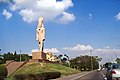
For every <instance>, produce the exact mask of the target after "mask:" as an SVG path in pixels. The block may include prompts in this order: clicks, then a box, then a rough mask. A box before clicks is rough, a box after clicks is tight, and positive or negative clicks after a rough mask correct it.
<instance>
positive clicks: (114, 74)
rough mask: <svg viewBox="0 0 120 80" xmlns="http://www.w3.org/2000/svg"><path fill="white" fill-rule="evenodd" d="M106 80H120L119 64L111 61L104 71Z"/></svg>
mask: <svg viewBox="0 0 120 80" xmlns="http://www.w3.org/2000/svg"><path fill="white" fill-rule="evenodd" d="M106 77H107V80H120V64H116V63H113V64H111V66H109V67H108V69H107V72H106Z"/></svg>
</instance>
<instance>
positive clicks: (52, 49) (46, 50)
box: [44, 48, 60, 53]
mask: <svg viewBox="0 0 120 80" xmlns="http://www.w3.org/2000/svg"><path fill="white" fill-rule="evenodd" d="M44 52H52V53H60V52H59V50H58V49H57V48H51V49H44Z"/></svg>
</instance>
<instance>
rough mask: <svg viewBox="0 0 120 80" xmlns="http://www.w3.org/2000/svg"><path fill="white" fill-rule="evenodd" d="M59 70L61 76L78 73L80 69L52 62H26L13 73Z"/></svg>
mask: <svg viewBox="0 0 120 80" xmlns="http://www.w3.org/2000/svg"><path fill="white" fill-rule="evenodd" d="M56 71H59V72H61V75H62V76H68V75H71V74H76V73H79V72H80V71H78V70H75V69H72V68H69V67H66V66H63V65H60V64H53V63H40V62H35V63H27V64H25V65H24V66H22V67H21V68H19V69H18V70H17V71H16V72H15V73H14V74H13V75H15V74H38V73H42V72H56Z"/></svg>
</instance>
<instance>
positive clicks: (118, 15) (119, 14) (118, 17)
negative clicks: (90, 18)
mask: <svg viewBox="0 0 120 80" xmlns="http://www.w3.org/2000/svg"><path fill="white" fill-rule="evenodd" d="M115 18H116V19H117V20H120V12H119V13H118V14H117V15H116V16H115Z"/></svg>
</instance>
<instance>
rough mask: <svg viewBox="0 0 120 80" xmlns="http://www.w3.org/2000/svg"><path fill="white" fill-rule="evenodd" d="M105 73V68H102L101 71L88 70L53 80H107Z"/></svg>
mask: <svg viewBox="0 0 120 80" xmlns="http://www.w3.org/2000/svg"><path fill="white" fill-rule="evenodd" d="M105 73H106V71H105V70H101V71H99V72H97V71H96V70H94V71H88V72H80V73H78V74H75V75H71V76H66V77H61V78H58V79H53V80H107V79H105V78H106V77H105Z"/></svg>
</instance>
